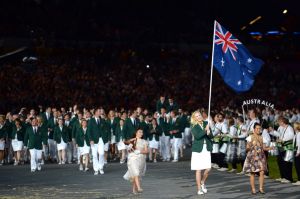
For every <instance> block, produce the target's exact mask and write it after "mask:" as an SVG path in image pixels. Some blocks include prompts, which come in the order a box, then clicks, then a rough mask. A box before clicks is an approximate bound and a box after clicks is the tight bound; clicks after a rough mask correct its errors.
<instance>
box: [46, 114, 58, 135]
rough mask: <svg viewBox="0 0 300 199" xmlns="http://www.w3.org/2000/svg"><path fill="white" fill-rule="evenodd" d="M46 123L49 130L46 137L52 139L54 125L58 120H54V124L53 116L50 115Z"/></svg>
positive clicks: (56, 124)
mask: <svg viewBox="0 0 300 199" xmlns="http://www.w3.org/2000/svg"><path fill="white" fill-rule="evenodd" d="M47 125H48V128H50V129H51V130H50V131H49V134H48V138H49V139H54V137H53V136H54V129H55V127H56V126H58V122H57V121H56V123H55V124H54V117H51V118H50V119H49V121H48V123H47Z"/></svg>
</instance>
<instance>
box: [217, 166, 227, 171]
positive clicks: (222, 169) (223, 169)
mask: <svg viewBox="0 0 300 199" xmlns="http://www.w3.org/2000/svg"><path fill="white" fill-rule="evenodd" d="M227 170H228V169H227V168H225V167H223V168H220V169H218V171H227Z"/></svg>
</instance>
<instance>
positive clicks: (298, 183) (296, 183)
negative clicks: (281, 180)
mask: <svg viewBox="0 0 300 199" xmlns="http://www.w3.org/2000/svg"><path fill="white" fill-rule="evenodd" d="M292 185H300V181H297V182H295V183H292Z"/></svg>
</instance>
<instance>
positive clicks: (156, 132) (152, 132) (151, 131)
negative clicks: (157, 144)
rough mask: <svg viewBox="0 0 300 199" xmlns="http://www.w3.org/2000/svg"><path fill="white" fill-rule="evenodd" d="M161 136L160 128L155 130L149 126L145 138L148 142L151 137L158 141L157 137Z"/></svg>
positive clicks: (157, 127)
mask: <svg viewBox="0 0 300 199" xmlns="http://www.w3.org/2000/svg"><path fill="white" fill-rule="evenodd" d="M161 134H162V129H161V127H160V126H158V125H157V126H156V128H153V125H152V124H151V125H150V127H149V134H148V136H147V138H148V139H149V141H150V140H152V138H153V136H154V139H155V140H156V141H159V136H161Z"/></svg>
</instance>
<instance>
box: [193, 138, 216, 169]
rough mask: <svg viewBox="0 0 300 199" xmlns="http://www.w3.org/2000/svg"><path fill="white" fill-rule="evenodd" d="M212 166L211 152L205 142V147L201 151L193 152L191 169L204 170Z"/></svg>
mask: <svg viewBox="0 0 300 199" xmlns="http://www.w3.org/2000/svg"><path fill="white" fill-rule="evenodd" d="M210 168H211V154H210V151H207V145H206V144H203V149H202V151H201V152H200V153H198V152H192V158H191V170H197V171H199V170H204V169H210Z"/></svg>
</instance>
